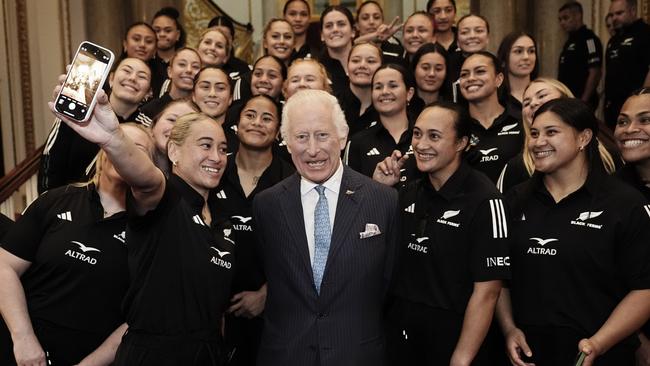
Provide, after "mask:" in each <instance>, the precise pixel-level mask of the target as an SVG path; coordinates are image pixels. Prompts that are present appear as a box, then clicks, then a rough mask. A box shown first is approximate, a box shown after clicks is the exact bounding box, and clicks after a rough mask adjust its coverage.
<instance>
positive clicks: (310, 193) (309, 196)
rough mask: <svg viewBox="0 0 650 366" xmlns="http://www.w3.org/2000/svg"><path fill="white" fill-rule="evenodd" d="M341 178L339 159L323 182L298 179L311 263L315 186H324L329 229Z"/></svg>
mask: <svg viewBox="0 0 650 366" xmlns="http://www.w3.org/2000/svg"><path fill="white" fill-rule="evenodd" d="M342 178H343V163H342V162H341V161H340V160H339V167H338V169H336V172H334V174H333V175H332V176H331V177H330V178H329V179H328V180H326V181H325V182H324V183H321V184H318V183H314V182H312V181H310V180H307V179H305V178H304V177H302V178H301V179H300V200H301V201H302V214H303V218H304V219H305V234H307V245H308V247H309V260H310V261H311V262H312V263H313V261H314V251H315V248H316V244H315V242H316V239H315V238H314V211H316V204H317V203H318V192H317V191H316V189H315V187H316V186H318V185H322V186H324V187H325V197H327V208H328V209H329V215H330V230H332V229H333V228H334V216H335V215H336V204H337V203H338V199H339V191H340V189H341V179H342Z"/></svg>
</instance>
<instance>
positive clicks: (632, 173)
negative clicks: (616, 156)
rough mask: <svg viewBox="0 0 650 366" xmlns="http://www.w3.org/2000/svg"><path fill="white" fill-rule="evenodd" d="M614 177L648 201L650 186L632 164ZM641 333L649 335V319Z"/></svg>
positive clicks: (617, 171) (649, 198) (618, 171)
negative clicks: (634, 189)
mask: <svg viewBox="0 0 650 366" xmlns="http://www.w3.org/2000/svg"><path fill="white" fill-rule="evenodd" d="M616 177H618V178H620V179H621V180H622V181H623V182H625V183H627V184H629V185H631V186H632V187H634V188H636V190H637V191H639V192H641V194H643V197H645V199H646V201H648V202H650V186H649V185H647V184H646V183H644V182H643V181H642V180H641V177H640V176H639V173H638V172H637V171H636V168H635V167H634V164H627V165H625V166H623V167H622V168H620V169H617V170H616ZM643 333H645V335H646V337H650V321H648V322H647V323H646V324H645V325H644V326H643Z"/></svg>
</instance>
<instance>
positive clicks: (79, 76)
mask: <svg viewBox="0 0 650 366" xmlns="http://www.w3.org/2000/svg"><path fill="white" fill-rule="evenodd" d="M114 59H115V55H113V52H111V51H110V50H108V49H106V48H104V47H101V46H98V45H96V44H93V43H91V42H88V41H85V42H82V43H81V44H80V45H79V48H78V49H77V53H76V54H75V56H74V59H73V61H72V65H71V66H70V69H69V70H68V74H67V75H66V78H65V82H64V83H63V87H62V88H61V91H60V92H59V94H58V95H57V96H56V98H55V99H54V108H55V109H56V111H57V112H58V113H61V114H64V115H65V116H67V117H68V118H70V119H72V120H74V121H77V122H85V121H87V120H88V119H89V118H90V115H91V114H92V111H93V108H94V106H95V103H96V102H97V95H98V92H99V90H100V89H101V88H102V86H103V85H104V82H106V78H107V77H108V74H109V72H110V70H111V65H112V64H113V60H114Z"/></svg>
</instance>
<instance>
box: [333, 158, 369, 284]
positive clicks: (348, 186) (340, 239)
mask: <svg viewBox="0 0 650 366" xmlns="http://www.w3.org/2000/svg"><path fill="white" fill-rule="evenodd" d="M362 199H363V186H362V185H361V183H360V182H359V181H358V180H357V179H355V177H354V176H353V175H352V174H350V171H349V168H348V167H344V170H343V178H342V179H341V189H340V190H339V198H338V202H337V204H336V216H335V217H334V229H333V230H332V240H331V242H330V251H329V254H328V256H327V265H326V266H325V273H324V275H323V278H325V276H327V272H328V268H329V267H330V263H331V262H332V260H333V258H334V257H336V254H337V253H338V251H339V250H340V249H341V246H342V245H343V244H344V243H346V242H347V243H349V242H350V241H351V240H350V238H353V236H350V235H355V233H350V229H351V228H352V225H353V224H354V222H355V218H356V217H357V214H358V212H359V209H360V208H361V205H360V203H361V202H362Z"/></svg>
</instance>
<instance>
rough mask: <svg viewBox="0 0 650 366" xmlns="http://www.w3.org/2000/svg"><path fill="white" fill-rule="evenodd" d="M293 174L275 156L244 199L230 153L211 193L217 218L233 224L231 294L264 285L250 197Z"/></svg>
mask: <svg viewBox="0 0 650 366" xmlns="http://www.w3.org/2000/svg"><path fill="white" fill-rule="evenodd" d="M293 172H294V169H293V167H291V166H290V165H289V164H287V163H286V162H285V161H284V160H282V159H280V158H279V157H277V156H274V157H273V160H272V161H271V165H269V167H268V168H266V170H265V171H264V173H262V175H261V176H260V178H259V181H258V182H257V185H256V186H255V189H254V190H253V191H252V192H251V193H250V194H249V195H248V197H246V195H245V194H244V191H243V189H242V188H241V183H240V181H239V175H238V174H237V163H236V162H235V154H233V155H230V156H229V157H228V165H227V166H226V171H225V173H224V175H223V177H222V178H221V182H220V184H219V186H218V187H217V188H215V189H214V190H212V191H211V192H210V195H211V196H212V198H213V200H212V202H214V210H215V212H216V214H217V215H218V216H217V217H219V218H220V219H222V220H229V221H230V222H231V223H232V227H233V230H234V234H235V238H236V242H237V251H236V253H235V258H236V260H237V269H236V270H235V275H234V278H233V283H232V291H231V293H232V294H236V293H239V292H242V291H257V290H259V288H260V287H261V286H262V285H263V284H264V283H266V277H265V276H264V270H263V268H262V263H261V260H260V258H259V257H258V255H257V249H258V248H257V237H256V235H255V222H254V221H253V210H252V207H253V198H254V197H255V195H257V193H259V192H261V191H263V190H265V189H267V188H269V187H271V186H273V185H275V184H276V183H278V182H279V181H281V180H283V179H284V178H286V177H288V176H289V175H291V174H292V173H293Z"/></svg>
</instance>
